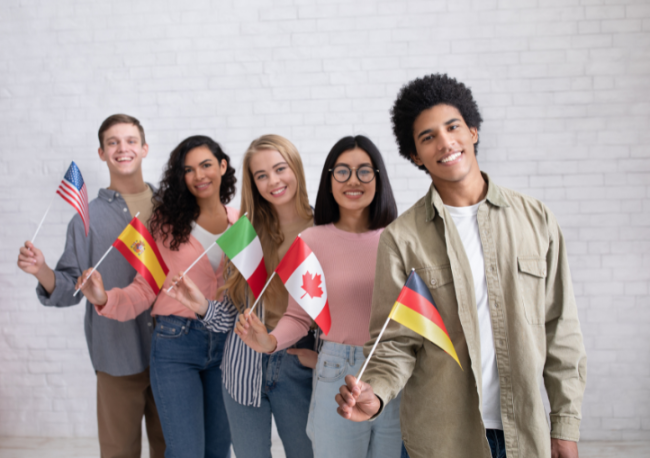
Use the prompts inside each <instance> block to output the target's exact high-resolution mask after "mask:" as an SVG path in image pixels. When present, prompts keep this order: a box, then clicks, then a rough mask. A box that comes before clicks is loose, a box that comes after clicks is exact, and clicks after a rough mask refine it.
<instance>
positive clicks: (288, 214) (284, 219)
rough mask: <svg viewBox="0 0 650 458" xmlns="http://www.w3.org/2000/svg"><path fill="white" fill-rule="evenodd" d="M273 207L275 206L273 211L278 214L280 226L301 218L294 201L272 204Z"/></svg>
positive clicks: (295, 221)
mask: <svg viewBox="0 0 650 458" xmlns="http://www.w3.org/2000/svg"><path fill="white" fill-rule="evenodd" d="M273 208H275V212H276V213H277V215H278V221H279V222H280V227H282V226H287V225H290V224H294V223H297V222H298V221H301V220H302V217H301V216H300V215H299V214H298V210H297V209H296V203H295V202H294V201H291V202H287V203H286V204H284V205H281V206H274V207H273Z"/></svg>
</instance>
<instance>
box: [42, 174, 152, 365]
mask: <svg viewBox="0 0 650 458" xmlns="http://www.w3.org/2000/svg"><path fill="white" fill-rule="evenodd" d="M149 186H150V187H151V189H153V190H155V188H153V186H151V185H149ZM89 212H90V231H89V232H88V237H86V234H85V232H84V225H83V222H82V221H81V217H80V216H79V215H78V214H77V215H75V216H74V218H72V220H71V221H70V224H69V225H68V232H67V236H66V242H65V250H64V251H63V255H62V256H61V259H59V262H58V263H57V265H56V269H55V270H54V275H55V276H56V287H55V288H54V291H53V292H52V294H51V295H48V294H47V291H45V288H43V286H42V285H41V284H40V283H39V284H38V286H37V287H36V294H37V295H38V299H39V300H40V301H41V304H43V305H46V306H54V307H68V306H71V305H76V304H78V303H79V302H80V301H81V299H82V298H83V294H81V293H79V294H77V296H75V297H73V296H72V295H73V293H74V291H75V284H76V282H77V277H79V275H81V273H82V272H83V271H84V270H86V269H88V268H90V267H92V266H94V265H95V264H96V263H97V261H99V259H100V258H101V257H102V255H103V254H104V253H105V252H106V250H107V249H108V248H109V247H110V246H111V245H112V244H113V242H114V241H115V239H116V238H117V237H118V236H119V235H120V233H121V232H122V231H123V230H124V228H125V227H126V225H127V224H128V223H129V221H130V220H131V214H130V213H129V209H128V207H127V205H126V202H125V201H124V199H123V198H122V196H120V194H119V193H118V192H116V191H110V190H108V189H100V190H99V194H98V196H97V198H96V199H93V200H92V201H91V202H90V204H89ZM97 270H98V271H99V273H101V274H102V279H103V281H104V287H105V288H106V290H109V289H111V288H116V287H117V288H123V287H125V286H128V285H130V284H131V282H132V281H133V278H134V277H135V274H136V271H135V269H133V267H131V265H130V264H129V263H128V262H127V261H126V259H124V257H123V256H122V255H121V254H120V253H119V252H118V251H117V250H112V251H111V253H109V254H108V256H106V259H104V261H103V262H102V264H101V265H100V266H99V268H98V269H97ZM84 324H85V326H84V327H85V332H86V341H87V342H88V351H89V352H90V359H91V360H92V363H93V367H94V368H95V370H96V371H101V372H106V373H108V374H110V375H113V376H124V375H132V374H137V373H139V372H142V371H144V370H145V369H146V368H147V367H149V351H150V349H151V337H152V334H153V318H152V317H151V314H150V312H149V310H147V311H145V312H143V313H141V314H140V315H139V316H138V317H137V318H136V319H135V320H131V321H127V322H119V321H116V320H111V319H109V318H104V317H102V316H99V315H98V314H97V312H96V311H95V307H94V306H93V305H92V304H91V303H90V302H88V301H86V317H85V323H84Z"/></svg>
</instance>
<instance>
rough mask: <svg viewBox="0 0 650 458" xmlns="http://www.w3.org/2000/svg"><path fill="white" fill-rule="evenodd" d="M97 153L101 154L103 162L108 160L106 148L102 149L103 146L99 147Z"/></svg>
mask: <svg viewBox="0 0 650 458" xmlns="http://www.w3.org/2000/svg"><path fill="white" fill-rule="evenodd" d="M97 154H99V158H100V159H101V160H102V161H103V162H106V155H105V154H104V150H103V149H102V147H101V146H100V147H99V148H98V149H97Z"/></svg>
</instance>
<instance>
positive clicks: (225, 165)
mask: <svg viewBox="0 0 650 458" xmlns="http://www.w3.org/2000/svg"><path fill="white" fill-rule="evenodd" d="M219 168H220V169H221V176H224V175H225V173H226V170H228V161H226V160H225V159H221V164H219Z"/></svg>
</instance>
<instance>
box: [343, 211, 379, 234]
mask: <svg viewBox="0 0 650 458" xmlns="http://www.w3.org/2000/svg"><path fill="white" fill-rule="evenodd" d="M339 214H340V217H339V220H338V221H337V222H335V223H334V227H336V228H337V229H340V230H342V231H345V232H352V233H355V234H361V233H363V232H368V225H369V224H368V223H369V220H370V208H368V207H366V208H363V209H361V210H346V209H344V208H341V207H339Z"/></svg>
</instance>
